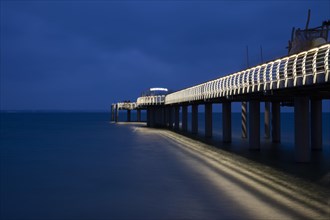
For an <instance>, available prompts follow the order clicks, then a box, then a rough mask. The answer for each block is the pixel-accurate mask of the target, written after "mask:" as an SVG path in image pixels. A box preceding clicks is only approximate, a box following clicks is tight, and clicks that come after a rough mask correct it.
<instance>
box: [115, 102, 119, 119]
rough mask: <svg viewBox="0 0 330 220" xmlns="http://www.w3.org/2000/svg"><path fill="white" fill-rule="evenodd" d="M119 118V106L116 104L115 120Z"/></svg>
mask: <svg viewBox="0 0 330 220" xmlns="http://www.w3.org/2000/svg"><path fill="white" fill-rule="evenodd" d="M118 120H119V108H118V105H116V116H115V121H116V122H118Z"/></svg>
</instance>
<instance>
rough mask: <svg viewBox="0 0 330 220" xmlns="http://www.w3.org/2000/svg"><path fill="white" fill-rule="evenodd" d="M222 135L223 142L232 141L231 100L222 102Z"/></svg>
mask: <svg viewBox="0 0 330 220" xmlns="http://www.w3.org/2000/svg"><path fill="white" fill-rule="evenodd" d="M222 136H223V142H226V143H230V142H231V102H224V103H222Z"/></svg>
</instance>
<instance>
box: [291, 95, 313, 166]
mask: <svg viewBox="0 0 330 220" xmlns="http://www.w3.org/2000/svg"><path fill="white" fill-rule="evenodd" d="M294 126H295V128H294V130H295V132H294V133H295V135H294V136H295V137H294V141H295V159H296V162H308V161H310V156H311V155H310V154H311V153H310V151H311V146H310V139H309V98H308V97H295V98H294Z"/></svg>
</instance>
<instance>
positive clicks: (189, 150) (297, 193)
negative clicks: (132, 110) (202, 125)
mask: <svg viewBox="0 0 330 220" xmlns="http://www.w3.org/2000/svg"><path fill="white" fill-rule="evenodd" d="M134 130H135V131H138V132H141V133H143V134H144V135H146V134H152V135H161V136H162V137H164V138H166V139H168V140H169V142H170V143H172V145H168V147H170V148H171V147H173V146H175V150H176V151H177V153H176V156H177V157H181V159H182V161H183V162H185V165H186V166H188V167H190V168H191V169H194V170H196V172H198V173H200V174H201V175H202V177H203V178H205V179H207V180H208V181H209V183H210V184H212V185H213V187H214V189H215V191H214V194H216V195H218V196H219V197H223V196H225V197H229V198H230V199H231V200H233V201H234V202H235V204H236V205H237V211H239V210H245V211H246V212H247V213H248V214H249V216H250V217H251V218H258V219H260V218H275V219H279V218H286V219H287V218H297V219H305V218H310V219H327V218H329V217H330V208H329V207H330V197H329V196H330V193H329V189H326V188H324V187H322V186H319V185H316V184H313V183H311V182H308V181H306V180H303V179H300V178H296V177H293V176H291V175H288V174H286V173H284V172H280V171H278V170H276V169H274V168H272V167H269V166H265V165H263V164H260V163H256V162H254V161H252V160H249V159H247V158H244V157H241V156H238V155H235V154H232V153H229V152H227V151H224V150H221V149H217V148H214V147H211V146H210V145H207V144H204V143H201V142H199V141H195V140H192V139H189V138H187V137H184V136H181V135H179V134H176V133H173V132H171V131H167V130H154V129H148V128H143V127H139V128H136V127H135V128H134ZM185 157H189V158H190V159H184V158H185ZM179 159H180V158H179Z"/></svg>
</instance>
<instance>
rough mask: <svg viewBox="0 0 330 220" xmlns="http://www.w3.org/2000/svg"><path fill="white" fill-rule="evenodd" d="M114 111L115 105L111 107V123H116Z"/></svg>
mask: <svg viewBox="0 0 330 220" xmlns="http://www.w3.org/2000/svg"><path fill="white" fill-rule="evenodd" d="M113 111H114V109H113V105H111V118H110V120H111V121H114V112H113Z"/></svg>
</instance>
